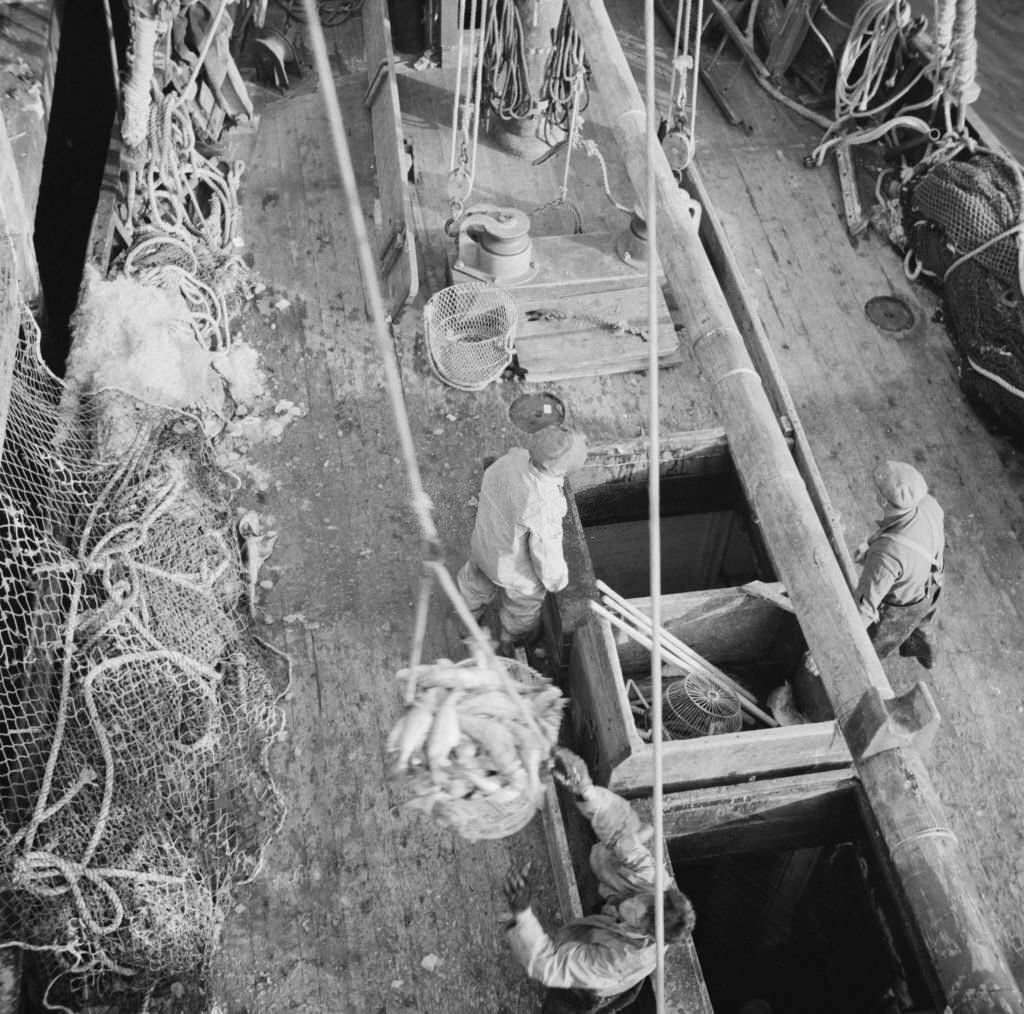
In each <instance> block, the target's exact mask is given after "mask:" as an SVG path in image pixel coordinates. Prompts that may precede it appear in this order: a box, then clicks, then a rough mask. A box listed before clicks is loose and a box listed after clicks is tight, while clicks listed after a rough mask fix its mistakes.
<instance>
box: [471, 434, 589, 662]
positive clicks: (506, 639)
mask: <svg viewBox="0 0 1024 1014" xmlns="http://www.w3.org/2000/svg"><path fill="white" fill-rule="evenodd" d="M586 457H587V443H586V440H585V439H584V438H583V436H582V435H581V434H579V433H577V432H575V431H574V430H572V429H570V428H569V427H568V426H547V427H545V428H544V429H542V430H539V431H538V432H537V433H536V434H534V436H533V438H532V440H531V441H530V448H529V450H527V449H525V448H522V447H513V448H512V449H511V450H509V451H507V452H506V453H505V454H503V455H502V456H501V457H500V458H498V460H497V461H495V462H493V463H492V464H491V465H490V466H489V467H488V468H487V470H486V471H485V472H484V477H483V482H482V483H481V486H480V498H479V506H478V507H477V512H476V524H475V526H474V528H473V536H472V540H471V542H470V553H469V559H468V560H467V561H466V563H465V564H464V566H463V567H462V569H461V570H460V571H459V573H458V586H459V592H460V593H461V594H462V597H463V598H464V599H465V600H466V605H467V606H468V607H469V609H470V612H472V613H473V614H474V616H475V617H476V618H477V619H480V617H481V616H482V615H483V611H484V607H485V606H486V605H487V604H488V603H489V602H491V601H492V600H493V599H494V598H495V596H499V598H500V605H499V609H498V620H499V623H500V625H501V630H500V634H499V651H500V652H501V653H503V654H511V649H512V648H513V647H514V646H515V645H524V644H529V643H530V642H531V641H532V640H533V639H534V638H535V636H536V634H537V633H538V631H539V629H540V613H541V608H542V607H543V605H544V596H545V594H546V593H547V592H558V591H561V590H562V589H563V588H564V587H565V586H566V585H567V584H568V583H569V570H568V567H567V566H566V562H565V554H564V553H563V550H562V519H563V518H564V517H565V512H566V501H565V492H564V490H563V484H564V482H565V476H566V475H567V474H568V473H569V472H571V471H574V470H575V469H577V468H580V467H581V466H582V465H583V463H584V462H585V461H586Z"/></svg>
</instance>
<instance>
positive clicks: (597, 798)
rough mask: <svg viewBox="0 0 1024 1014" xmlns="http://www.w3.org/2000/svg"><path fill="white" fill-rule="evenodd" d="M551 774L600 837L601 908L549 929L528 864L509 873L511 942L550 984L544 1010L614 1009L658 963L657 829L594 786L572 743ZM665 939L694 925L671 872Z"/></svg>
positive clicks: (596, 866) (594, 861)
mask: <svg viewBox="0 0 1024 1014" xmlns="http://www.w3.org/2000/svg"><path fill="white" fill-rule="evenodd" d="M553 775H554V777H555V779H556V780H557V781H558V782H560V783H561V784H562V785H564V786H565V787H566V788H568V789H569V791H570V792H572V794H573V798H574V799H575V801H576V806H577V807H578V808H579V811H580V813H582V814H583V816H584V817H586V818H587V819H588V820H589V821H590V825H591V827H592V828H593V830H594V834H595V835H596V836H597V842H596V843H595V844H594V846H593V848H592V849H591V852H590V868H591V870H592V871H593V872H594V875H595V877H596V878H597V881H598V891H599V893H600V896H601V900H602V907H601V910H600V912H598V913H595V914H593V915H588V916H583V917H582V918H579V919H573V920H571V921H569V922H567V923H566V924H565V925H564V926H562V927H561V928H560V929H558V930H556V931H555V932H554V933H553V934H551V935H550V936H549V935H548V933H546V932H545V930H544V928H543V927H542V926H541V924H540V922H539V920H538V919H537V917H536V916H535V915H534V914H533V911H532V909H531V907H530V902H531V895H532V890H531V885H530V880H529V875H528V874H529V864H527V866H526V867H523V868H521V869H518V870H511V871H510V872H509V873H508V875H507V876H506V878H505V897H506V900H507V901H508V904H509V907H510V908H511V909H512V921H511V922H510V923H509V925H508V926H507V934H508V941H509V944H510V945H511V947H512V951H513V953H514V954H515V956H516V957H517V958H518V959H519V961H520V962H521V963H522V965H523V967H524V968H525V969H526V972H527V974H528V975H529V976H530V978H532V979H535V980H536V981H538V982H540V983H542V984H543V985H545V986H547V987H548V988H547V990H546V992H545V994H544V1001H543V1006H542V1007H541V1014H581V1012H586V1014H615V1012H618V1011H622V1010H625V1008H626V1007H628V1006H629V1004H631V1003H632V1002H633V1001H634V1000H635V999H636V996H637V994H638V993H639V992H640V988H641V987H642V986H643V983H644V980H645V979H646V978H647V977H648V976H649V975H650V974H651V973H652V972H653V971H654V970H655V968H656V967H657V963H658V954H657V940H656V939H655V925H654V920H655V894H654V890H655V883H654V874H655V860H654V856H653V855H652V854H651V852H650V849H649V848H648V847H647V842H648V841H649V840H650V837H651V834H652V828H651V827H650V825H647V824H643V823H641V821H640V819H639V818H638V817H637V815H636V814H635V813H634V812H633V808H632V806H630V804H629V803H628V802H627V801H626V800H625V799H623V798H622V797H621V796H618V795H616V794H615V793H614V792H612V791H611V790H610V789H604V788H601V787H600V786H597V785H594V784H593V783H592V782H591V780H590V775H589V773H588V771H587V766H586V764H585V763H584V762H583V761H582V760H581V759H580V758H579V757H577V756H576V754H574V753H573V752H572V751H571V750H567V749H565V748H564V747H560V748H558V749H556V750H555V764H554V770H553ZM665 885H666V886H665V891H664V914H665V920H664V925H665V934H664V935H665V943H666V945H668V944H672V943H676V942H678V941H680V940H683V939H685V938H686V937H687V936H688V935H689V934H690V933H692V932H693V926H694V921H695V920H694V914H693V907H692V906H691V904H690V901H689V899H688V898H687V897H686V895H685V894H683V893H682V891H680V890H679V889H678V888H677V887H676V886H675V884H674V882H673V880H672V878H671V876H669V875H668V873H667V871H666V876H665Z"/></svg>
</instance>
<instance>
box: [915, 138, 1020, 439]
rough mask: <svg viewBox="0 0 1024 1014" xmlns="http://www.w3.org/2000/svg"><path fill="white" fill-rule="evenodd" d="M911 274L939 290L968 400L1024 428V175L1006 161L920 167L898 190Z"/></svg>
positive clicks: (992, 158)
mask: <svg viewBox="0 0 1024 1014" xmlns="http://www.w3.org/2000/svg"><path fill="white" fill-rule="evenodd" d="M902 205H903V229H904V233H905V235H906V237H907V242H908V247H909V249H908V259H911V260H913V261H914V262H915V263H916V267H915V270H918V271H921V272H924V273H925V274H928V275H931V276H934V277H935V278H937V279H938V280H939V281H941V282H942V284H943V294H944V297H945V305H946V319H947V322H948V324H949V328H950V331H951V333H952V336H953V339H954V341H955V342H956V344H957V347H958V349H959V351H960V354H961V379H962V382H963V386H964V388H965V390H966V391H967V392H968V393H969V394H973V395H978V396H980V397H981V398H982V399H983V400H985V401H987V402H989V404H990V406H991V407H992V408H994V409H996V410H997V412H998V413H999V414H1000V415H1003V416H1004V417H1007V419H1008V421H1011V422H1013V423H1014V424H1015V425H1016V426H1020V425H1021V424H1022V423H1024V297H1022V284H1024V179H1022V174H1021V168H1020V166H1019V165H1017V163H1016V162H1015V161H1014V160H1013V159H1011V158H1010V157H1008V156H1002V155H998V154H995V153H991V152H980V153H978V154H976V155H975V156H974V157H972V158H970V159H965V160H959V159H954V158H940V157H936V158H934V159H931V160H928V161H926V162H924V163H922V164H921V165H920V166H919V167H918V169H917V170H916V171H915V172H914V174H913V175H912V176H911V178H910V179H909V180H908V182H907V183H906V184H905V185H904V187H903V191H902Z"/></svg>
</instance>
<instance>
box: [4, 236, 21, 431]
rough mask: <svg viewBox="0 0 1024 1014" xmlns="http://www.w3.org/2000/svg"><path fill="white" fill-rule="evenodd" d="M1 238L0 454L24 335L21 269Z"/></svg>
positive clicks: (10, 249) (9, 246)
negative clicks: (19, 337)
mask: <svg viewBox="0 0 1024 1014" xmlns="http://www.w3.org/2000/svg"><path fill="white" fill-rule="evenodd" d="M3 240H4V237H3V236H2V235H0V451H2V450H3V446H4V435H5V434H6V432H7V415H8V412H9V411H10V407H11V383H12V379H13V377H14V363H15V359H16V357H17V354H18V335H19V333H20V331H21V304H20V302H19V301H18V293H19V287H18V282H17V275H18V269H17V266H16V265H15V263H14V252H13V250H12V248H11V244H10V243H7V242H4V241H3Z"/></svg>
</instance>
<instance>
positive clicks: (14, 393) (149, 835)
mask: <svg viewBox="0 0 1024 1014" xmlns="http://www.w3.org/2000/svg"><path fill="white" fill-rule="evenodd" d="M63 395H64V386H63V384H62V382H61V381H59V380H58V379H57V378H56V377H54V376H53V375H52V374H50V373H49V371H48V370H47V368H46V366H45V365H44V364H43V362H42V360H41V358H40V356H39V353H38V332H37V331H36V330H35V328H34V324H33V322H32V320H31V318H30V317H28V316H27V315H26V321H25V325H24V326H23V329H22V340H21V343H20V346H19V349H18V355H17V362H16V366H15V371H14V377H13V382H12V387H11V400H10V410H9V415H8V420H7V430H6V437H5V440H4V446H3V452H2V455H0V567H2V575H0V660H2V663H3V664H2V670H0V723H2V731H0V785H2V786H3V810H2V813H0V871H2V872H0V877H2V883H3V894H2V896H0V920H2V927H3V945H4V946H17V947H22V948H25V949H28V950H32V951H36V952H41V953H40V954H39V955H37V958H38V960H39V962H40V964H41V968H42V971H43V974H44V976H45V977H46V978H47V980H48V981H49V986H48V988H47V1002H48V1003H49V1004H51V1005H54V1006H55V1008H56V1009H60V1007H64V1008H65V1009H78V1008H79V1004H80V1003H81V1002H83V1001H84V1000H86V999H88V1000H89V1001H90V1002H92V1003H96V1002H99V1001H103V1002H106V1003H108V1004H112V1005H113V1006H112V1007H111V1009H121V1008H119V1007H118V1004H119V1003H120V1002H122V1001H124V1002H125V1003H128V1002H129V1001H128V1000H127V999H126V998H132V999H131V1005H130V1007H126V1008H125V1009H136V1008H137V1006H138V1000H139V996H140V994H144V993H145V992H147V991H148V990H149V989H150V988H151V987H152V986H153V985H154V984H155V983H156V982H157V981H158V980H160V979H163V978H165V977H167V976H170V975H174V974H177V973H185V972H193V973H194V972H196V971H200V970H202V969H203V967H204V964H205V962H206V960H207V958H208V956H209V952H210V949H211V946H212V944H213V943H214V941H215V939H216V934H217V932H218V929H219V926H220V924H221V921H222V918H223V915H224V912H225V906H226V905H227V904H228V899H229V892H230V888H231V886H232V885H234V884H238V883H241V882H245V881H247V880H249V879H251V878H252V877H253V876H254V875H255V874H256V872H257V871H258V870H259V867H260V864H261V859H262V854H263V850H264V848H265V846H266V844H267V842H268V841H269V839H270V837H271V836H272V835H273V834H274V832H275V831H276V829H277V828H278V826H279V825H280V822H281V819H282V815H283V812H284V807H283V803H282V800H281V798H280V796H279V794H278V792H277V789H276V788H275V786H274V784H273V782H272V780H271V778H270V776H269V773H268V769H267V752H268V750H269V748H270V746H271V744H272V743H273V741H274V740H275V739H276V738H277V736H278V735H279V733H280V732H281V728H282V717H281V712H280V711H279V709H278V708H277V705H276V701H277V697H278V691H276V690H275V689H274V686H273V684H272V674H273V673H274V671H275V668H276V667H278V666H279V664H280V663H279V658H278V656H277V653H275V652H273V651H272V650H271V649H268V648H267V647H266V646H264V645H263V644H262V642H258V641H257V640H256V639H255V638H254V636H253V635H252V634H251V633H250V632H249V628H248V618H247V615H246V614H245V612H244V609H243V606H244V597H245V587H246V586H245V570H244V567H243V562H242V554H241V549H240V545H239V540H238V535H237V531H236V526H235V523H234V520H233V514H232V513H230V511H229V497H228V491H227V489H226V485H225V478H224V477H223V473H221V472H220V471H219V470H218V469H217V468H216V467H215V466H214V464H213V462H212V459H211V457H210V453H209V448H208V445H207V442H206V440H205V438H204V436H203V433H202V428H201V424H200V423H199V421H198V420H194V419H191V418H189V417H187V416H183V415H181V414H180V413H171V412H164V413H162V415H160V416H152V415H151V416H149V417H148V418H149V419H150V424H149V425H147V426H144V427H142V428H141V429H140V431H139V433H138V436H137V439H136V440H135V442H134V444H133V445H132V447H131V449H130V451H129V452H128V453H125V454H124V455H123V456H121V457H120V458H119V459H118V460H116V462H115V461H110V460H103V459H102V458H100V457H98V456H97V446H98V445H97V434H98V433H99V432H101V430H102V429H103V417H104V416H107V415H109V414H110V413H111V412H116V411H120V410H123V409H119V408H118V406H117V404H116V402H115V401H114V400H112V399H113V393H112V392H109V391H108V392H105V393H104V397H102V398H98V397H91V396H88V395H86V396H82V395H81V394H79V395H78V397H77V398H76V399H75V400H74V402H72V403H69V402H68V400H67V399H65V398H64V397H63ZM118 397H119V398H122V399H126V398H127V396H126V395H120V396H118Z"/></svg>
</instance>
